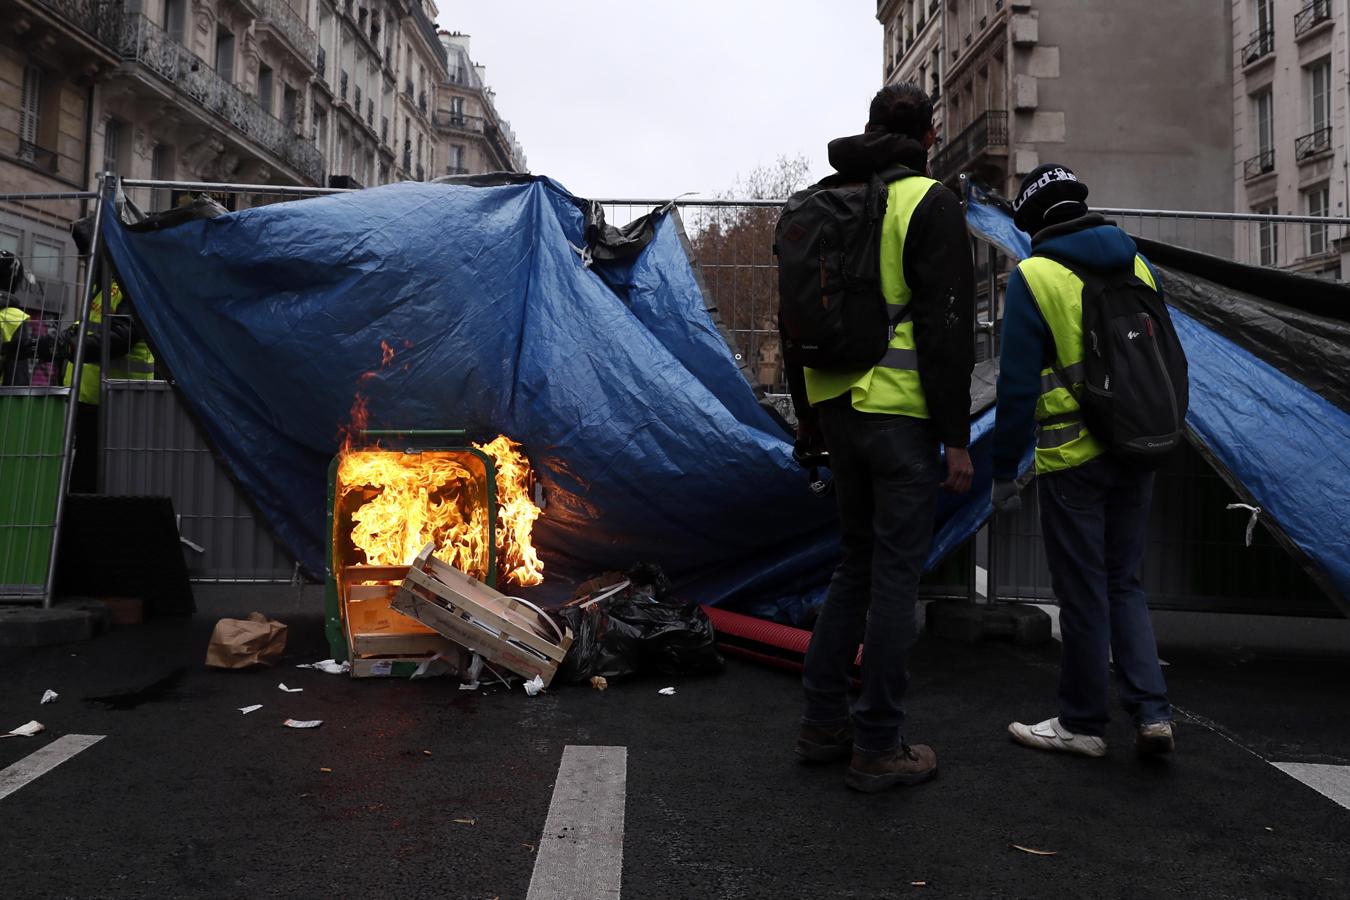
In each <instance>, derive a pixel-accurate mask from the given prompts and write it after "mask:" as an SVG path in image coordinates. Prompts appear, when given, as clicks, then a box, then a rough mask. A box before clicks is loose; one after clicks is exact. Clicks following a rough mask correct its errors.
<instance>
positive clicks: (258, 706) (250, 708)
mask: <svg viewBox="0 0 1350 900" xmlns="http://www.w3.org/2000/svg"><path fill="white" fill-rule="evenodd" d="M260 709H262V704H261V703H255V704H253V705H252V706H241V707H239V711H240V712H241V713H243V714H244V715H248V714H249V713H251V712H257V711H258V710H260Z"/></svg>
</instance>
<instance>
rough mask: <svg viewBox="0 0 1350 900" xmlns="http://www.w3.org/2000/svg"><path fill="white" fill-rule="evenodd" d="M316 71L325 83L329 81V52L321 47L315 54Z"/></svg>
mask: <svg viewBox="0 0 1350 900" xmlns="http://www.w3.org/2000/svg"><path fill="white" fill-rule="evenodd" d="M314 63H315V69H316V70H317V71H318V73H319V78H320V79H321V80H323V81H327V80H328V51H327V50H325V49H323V48H322V47H320V48H319V49H318V50H317V51H316V52H315V54H314Z"/></svg>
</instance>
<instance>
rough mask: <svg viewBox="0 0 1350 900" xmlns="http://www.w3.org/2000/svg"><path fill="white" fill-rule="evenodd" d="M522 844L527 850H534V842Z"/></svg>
mask: <svg viewBox="0 0 1350 900" xmlns="http://www.w3.org/2000/svg"><path fill="white" fill-rule="evenodd" d="M520 846H522V847H524V848H525V849H526V850H528V851H530V852H531V853H533V852H534V844H530V843H524V844H521V845H520Z"/></svg>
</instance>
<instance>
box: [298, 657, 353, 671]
mask: <svg viewBox="0 0 1350 900" xmlns="http://www.w3.org/2000/svg"><path fill="white" fill-rule="evenodd" d="M296 668H297V669H318V670H319V671H320V672H326V673H328V674H329V675H346V674H347V673H348V672H350V671H351V670H352V664H351V663H349V662H347V661H346V660H344V661H342V662H340V663H339V662H338V661H337V660H335V659H323V660H319V661H318V662H316V663H300V664H299V665H297V666H296Z"/></svg>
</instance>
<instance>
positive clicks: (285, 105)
mask: <svg viewBox="0 0 1350 900" xmlns="http://www.w3.org/2000/svg"><path fill="white" fill-rule="evenodd" d="M281 121H283V122H285V123H286V127H287V128H288V129H290V130H291V131H294V130H295V128H296V126H297V125H299V124H300V92H299V91H298V90H296V89H295V88H293V87H291V86H290V85H289V84H286V85H282V88H281Z"/></svg>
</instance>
